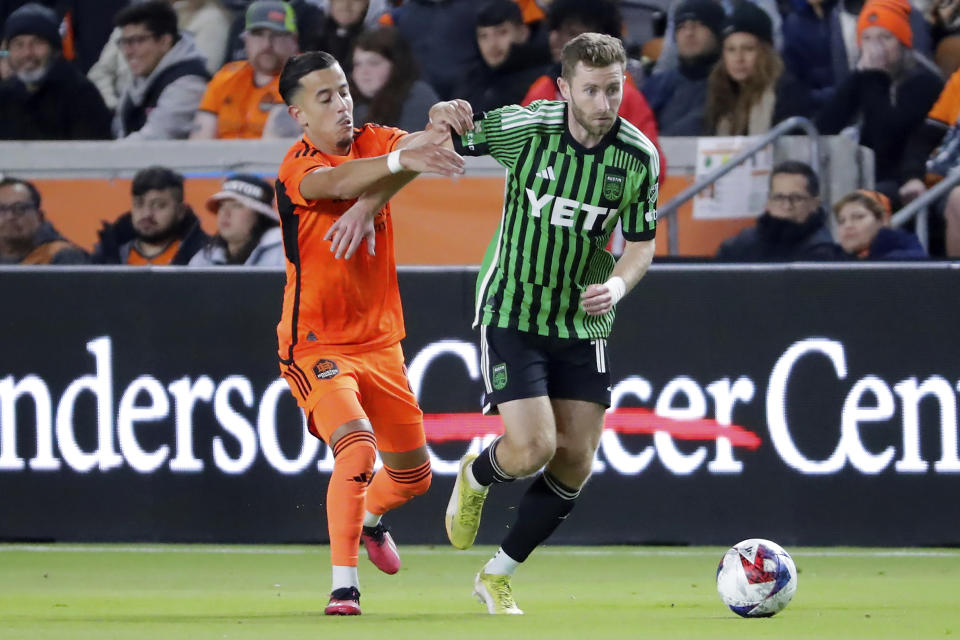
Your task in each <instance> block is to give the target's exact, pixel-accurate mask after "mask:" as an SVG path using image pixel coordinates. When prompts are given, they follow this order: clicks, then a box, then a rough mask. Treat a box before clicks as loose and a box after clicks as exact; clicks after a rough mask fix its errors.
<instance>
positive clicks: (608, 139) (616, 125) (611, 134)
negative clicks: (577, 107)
mask: <svg viewBox="0 0 960 640" xmlns="http://www.w3.org/2000/svg"><path fill="white" fill-rule="evenodd" d="M568 117H570V105H569V104H568V103H567V102H566V101H564V103H563V136H562V138H561V139H562V140H563V141H564V142H566V143H567V144H569V145H570V146H571V147H573V148H574V150H575V151H576V152H577V153H585V154H597V153H600V152H601V151H603V150H604V149H606V148H607V147H609V146H610V145H611V144H613V143H614V141H616V139H617V134H618V133H619V132H620V120H621V117H620V116H619V115H618V116H617V117H616V119H615V120H614V121H613V126H612V127H610V131H607V133H606V134H605V135H604V136H603V138H601V139H600V142H599V144H597V146H595V147H591V148H590V149H588V148H586V147H585V146H583V145H582V144H580V143H579V142H577V139H576V138H574V137H573V134H571V133H570V125H569V124H568V123H567V118H568Z"/></svg>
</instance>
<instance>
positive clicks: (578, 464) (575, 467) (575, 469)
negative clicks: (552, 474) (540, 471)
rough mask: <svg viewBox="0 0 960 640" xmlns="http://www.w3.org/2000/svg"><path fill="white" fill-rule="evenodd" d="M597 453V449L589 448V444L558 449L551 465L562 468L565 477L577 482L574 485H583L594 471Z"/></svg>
mask: <svg viewBox="0 0 960 640" xmlns="http://www.w3.org/2000/svg"><path fill="white" fill-rule="evenodd" d="M596 451H597V450H596V448H595V447H592V446H589V444H584V445H583V446H576V445H572V446H563V447H558V448H557V453H556V455H555V456H554V457H553V461H552V462H551V465H552V467H559V468H562V469H563V470H564V474H563V475H564V477H565V478H567V479H568V480H570V481H571V482H573V481H574V480H576V481H577V482H575V483H573V484H577V485H582V484H583V483H585V482H586V481H587V478H589V477H590V473H591V472H592V471H593V460H594V457H595V456H596Z"/></svg>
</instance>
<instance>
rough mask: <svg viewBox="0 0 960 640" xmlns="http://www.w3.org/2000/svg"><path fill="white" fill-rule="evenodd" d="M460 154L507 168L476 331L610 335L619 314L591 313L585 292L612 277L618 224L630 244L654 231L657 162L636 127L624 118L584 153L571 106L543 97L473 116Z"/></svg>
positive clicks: (457, 143)
mask: <svg viewBox="0 0 960 640" xmlns="http://www.w3.org/2000/svg"><path fill="white" fill-rule="evenodd" d="M454 147H455V148H456V150H457V151H458V152H460V153H462V154H464V155H475V156H476V155H491V156H493V157H494V158H495V159H496V160H497V161H498V162H499V163H500V164H502V165H503V166H504V167H506V169H507V176H506V189H505V191H504V203H503V214H502V216H501V219H500V226H499V227H498V229H497V232H496V234H495V235H494V237H493V240H492V241H491V243H490V246H489V247H488V248H487V252H486V255H485V256H484V259H483V265H482V266H481V268H480V276H479V278H478V279H477V314H476V317H475V320H474V324H475V325H477V324H483V325H489V326H495V327H502V328H506V327H511V328H514V329H519V330H520V331H525V332H528V333H537V334H540V335H544V336H553V337H559V338H584V339H596V338H606V337H607V336H608V335H609V334H610V329H611V327H612V325H613V317H614V311H611V312H610V313H608V314H606V315H603V316H589V315H587V314H586V313H585V312H584V311H583V310H582V309H581V308H580V292H581V291H583V290H584V289H585V288H586V287H587V285H590V284H594V283H602V282H605V281H606V280H607V278H609V277H610V273H611V272H612V271H613V266H614V263H615V260H614V257H613V255H611V254H610V252H609V251H607V250H606V246H607V242H608V240H609V238H610V233H611V232H612V231H613V229H614V228H615V227H616V225H617V220H620V221H621V223H622V228H623V235H624V237H625V238H626V239H627V240H630V241H643V240H651V239H653V237H654V234H655V232H656V227H657V193H658V189H657V180H658V178H659V174H660V159H659V156H658V155H657V150H656V148H655V147H654V145H653V143H652V142H650V140H649V139H648V138H647V137H646V136H644V135H643V134H642V133H641V132H640V130H639V129H637V128H636V127H635V126H633V125H632V124H630V123H629V122H627V121H625V120H624V119H623V118H620V117H618V118H617V119H616V122H615V123H614V125H613V127H612V128H611V129H610V131H609V132H608V133H607V135H606V136H604V138H603V140H602V141H601V142H600V144H598V145H597V146H595V147H593V148H591V149H587V148H585V147H583V145H581V144H580V143H578V142H577V141H576V140H575V139H574V138H573V136H572V135H571V134H570V132H569V130H568V128H567V105H566V103H565V102H557V101H551V100H538V101H536V102H533V103H532V104H530V106H528V107H518V106H507V107H502V108H500V109H495V110H493V111H489V112H487V113H484V114H483V115H482V116H476V117H475V120H474V130H473V131H468V132H467V133H466V134H464V135H463V136H454Z"/></svg>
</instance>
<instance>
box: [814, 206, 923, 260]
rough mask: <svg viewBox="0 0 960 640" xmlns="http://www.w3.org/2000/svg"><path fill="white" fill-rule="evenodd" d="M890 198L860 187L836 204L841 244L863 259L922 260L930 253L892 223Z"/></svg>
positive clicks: (834, 208)
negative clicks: (891, 224) (892, 225)
mask: <svg viewBox="0 0 960 640" xmlns="http://www.w3.org/2000/svg"><path fill="white" fill-rule="evenodd" d="M891 213H892V212H891V211H890V198H888V197H887V196H885V195H883V194H882V193H880V192H879V191H868V190H866V189H857V190H856V191H853V192H851V193H848V194H847V195H845V196H843V197H842V198H840V200H838V201H837V202H836V204H834V205H833V215H834V216H835V219H836V223H837V239H838V241H839V242H840V246H841V247H843V250H844V251H846V252H847V254H849V255H850V256H852V257H855V258H859V259H862V260H864V259H865V260H923V259H926V258H927V252H926V251H924V250H923V246H922V245H921V244H920V241H919V240H918V239H917V236H915V235H913V234H912V233H910V232H909V231H904V230H902V229H894V228H893V227H891V226H890V216H891Z"/></svg>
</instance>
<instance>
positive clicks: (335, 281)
mask: <svg viewBox="0 0 960 640" xmlns="http://www.w3.org/2000/svg"><path fill="white" fill-rule="evenodd" d="M405 135H406V133H405V132H404V131H401V130H400V129H394V128H391V127H381V126H378V125H372V124H368V125H365V126H364V127H363V128H362V129H355V130H354V141H353V145H352V146H351V147H350V153H349V154H348V155H345V156H336V155H327V154H325V153H323V152H322V151H320V150H319V149H318V148H317V147H316V146H314V145H313V143H312V142H310V140H309V139H307V137H306V136H303V137H302V138H301V139H300V140H299V141H298V142H297V143H296V144H294V145H293V146H292V147H290V150H289V151H288V152H287V155H286V157H285V158H284V159H283V163H282V164H281V165H280V171H279V179H278V180H277V205H278V209H279V211H280V223H281V225H282V227H283V240H284V249H285V252H286V258H287V284H286V288H285V289H284V294H283V316H282V317H281V319H280V324H279V325H278V326H277V336H278V338H279V343H280V358H281V361H289V360H292V359H293V358H294V357H295V356H297V355H300V354H305V353H311V352H316V351H320V350H324V349H327V350H329V349H330V348H331V347H333V348H334V349H335V350H337V351H339V352H340V353H357V352H361V351H370V350H373V349H379V348H382V347H386V346H389V345H392V344H395V343H397V342H399V341H400V340H401V339H402V338H403V337H404V335H405V333H404V327H403V310H402V309H401V307H400V290H399V288H398V286H397V265H396V257H395V253H394V246H393V224H392V222H391V219H390V205H389V203H388V204H387V205H386V206H384V207H383V209H381V210H380V212H378V213H377V215H376V218H375V219H374V226H375V228H376V253H377V255H375V256H371V255H370V254H369V253H368V252H367V247H366V243H365V242H364V244H363V245H361V246H360V248H359V249H358V250H357V252H356V253H355V254H354V255H353V257H352V258H350V259H349V260H344V259H342V258H341V259H339V260H337V259H336V258H334V254H333V253H331V252H330V242H329V241H327V240H324V239H323V236H324V235H325V234H326V233H327V230H328V229H329V228H330V225H332V224H333V222H334V221H335V220H336V219H337V218H339V217H340V216H341V215H342V214H343V213H344V212H345V211H346V210H347V209H349V208H350V207H351V206H352V205H353V204H354V203H355V202H356V199H353V200H311V201H307V200H304V198H303V196H302V195H301V194H300V182H301V181H302V180H303V179H304V177H305V176H307V175H308V174H310V173H312V172H313V171H316V170H317V169H321V168H326V167H336V166H338V165H340V164H343V163H344V162H348V161H350V160H356V159H359V158H369V157H374V156H381V155H384V154H387V153H389V152H391V151H393V150H394V148H395V147H396V145H397V142H399V141H400V140H401V139H402V138H403V137H404V136H405Z"/></svg>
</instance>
